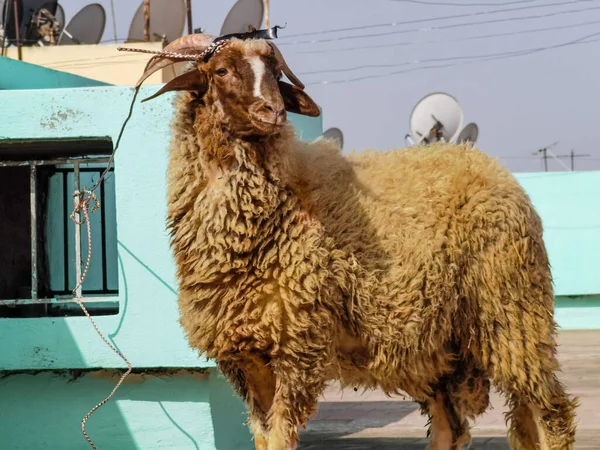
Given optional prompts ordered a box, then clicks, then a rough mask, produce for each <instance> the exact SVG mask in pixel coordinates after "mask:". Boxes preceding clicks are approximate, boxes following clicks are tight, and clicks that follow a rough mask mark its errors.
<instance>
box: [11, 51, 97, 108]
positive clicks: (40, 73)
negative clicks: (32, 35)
mask: <svg viewBox="0 0 600 450" xmlns="http://www.w3.org/2000/svg"><path fill="white" fill-rule="evenodd" d="M25 48H33V47H25ZM103 85H107V83H104V82H102V81H98V80H95V79H91V78H86V77H82V76H79V75H73V74H70V73H65V72H60V71H58V70H53V69H48V68H46V67H42V66H37V65H34V64H30V63H27V62H23V61H19V60H16V59H10V58H6V57H4V56H0V90H5V89H6V90H8V89H50V88H69V87H92V86H103ZM5 109H6V108H5Z"/></svg>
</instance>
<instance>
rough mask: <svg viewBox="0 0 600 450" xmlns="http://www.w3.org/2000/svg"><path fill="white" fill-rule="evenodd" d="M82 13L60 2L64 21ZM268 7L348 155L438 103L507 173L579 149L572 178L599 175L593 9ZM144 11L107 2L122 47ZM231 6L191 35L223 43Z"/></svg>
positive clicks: (597, 14)
mask: <svg viewBox="0 0 600 450" xmlns="http://www.w3.org/2000/svg"><path fill="white" fill-rule="evenodd" d="M151 1H152V0H151ZM154 1H158V0H154ZM163 1H164V0H163ZM168 1H170V2H175V0H168ZM87 3H90V2H87V1H85V0H63V1H62V2H61V4H62V5H63V8H64V9H65V12H66V16H67V21H68V19H69V18H71V17H72V16H73V15H74V14H75V13H76V12H77V11H78V10H79V9H80V8H82V7H83V6H85V5H86V4H87ZM98 3H100V4H102V5H103V6H104V7H105V9H106V12H107V23H106V30H105V32H104V37H103V39H104V40H109V39H113V38H114V31H113V21H112V14H111V1H110V0H99V1H98ZM270 3H271V26H273V25H276V24H277V25H284V24H285V23H286V22H287V28H286V29H284V30H280V31H279V37H280V39H278V41H277V44H278V46H279V48H280V49H281V51H282V52H283V54H284V56H285V57H286V59H287V61H288V63H289V65H290V66H291V67H292V70H294V72H295V73H296V74H297V75H299V77H300V78H301V79H302V81H303V82H304V83H305V84H306V85H307V88H306V90H307V92H308V93H309V94H310V95H311V96H312V97H313V98H314V99H315V101H316V102H317V103H318V104H319V105H320V106H321V107H322V108H323V121H324V128H325V129H327V128H329V127H333V126H335V127H339V128H340V129H341V130H342V131H343V132H344V139H345V145H344V150H350V149H356V150H362V149H366V148H376V149H381V150H386V149H391V148H399V147H404V135H405V134H406V133H407V132H408V119H409V115H410V112H411V110H412V108H413V106H414V105H415V103H416V102H417V101H418V100H419V99H420V98H421V97H423V96H424V95H426V94H428V93H430V92H435V91H444V92H448V93H450V94H452V95H454V96H455V97H456V98H457V99H458V100H459V102H460V104H461V106H462V107H463V110H464V115H465V124H466V123H468V122H473V121H474V122H476V123H477V124H478V125H479V140H478V147H479V148H480V149H481V150H483V151H485V152H486V153H488V154H490V155H493V156H498V157H500V158H501V161H502V162H503V163H504V164H505V165H506V166H507V167H508V168H509V169H511V170H513V171H530V172H531V171H539V170H543V165H542V161H541V158H539V157H537V156H533V155H532V153H534V152H536V151H537V150H538V149H539V148H541V147H543V146H547V145H550V144H552V143H554V142H555V141H558V144H557V145H556V146H554V147H552V149H551V151H552V152H553V153H554V154H556V155H562V154H568V153H569V152H570V151H571V149H572V148H574V149H575V152H576V153H579V154H590V155H591V156H590V157H580V158H576V165H575V167H576V169H578V170H600V149H599V148H598V143H597V139H596V137H595V132H596V131H597V130H598V129H599V128H600V123H599V122H598V119H599V118H600V114H599V111H598V103H599V99H600V76H599V75H598V73H599V72H600V71H599V68H600V65H599V64H598V50H599V47H600V31H599V30H600V28H599V25H600V0H562V1H561V0H506V1H500V0H369V1H367V0H363V1H359V0H271V1H270ZM140 4H141V1H132V0H114V5H115V15H116V28H117V36H118V38H119V39H121V41H122V40H123V39H124V38H125V37H126V36H127V32H128V29H129V23H130V21H131V19H132V18H133V15H134V13H135V11H136V9H137V8H138V6H139V5H140ZM233 4H234V1H233V0H219V1H214V0H213V1H211V2H209V1H206V0H192V11H193V26H194V28H197V27H203V28H204V29H205V31H206V32H207V33H210V34H219V31H220V28H221V25H222V22H223V20H224V18H225V16H226V14H227V12H228V11H229V9H230V8H231V6H232V5H233ZM394 24H395V25H394ZM361 27H362V28H361ZM339 29H342V30H340V31H335V30H339ZM185 32H187V27H186V29H185ZM594 33H595V34H594ZM361 36H364V37H361ZM517 55H520V56H517ZM115 70H118V69H117V66H116V67H115ZM364 77H366V78H364ZM361 78H362V79H361ZM324 82H328V83H324ZM562 160H563V162H564V163H565V164H567V165H569V163H570V161H569V159H568V158H564V159H562ZM548 166H549V169H550V170H565V169H564V168H563V167H562V166H561V165H560V164H558V163H557V162H556V161H554V160H550V161H549V162H548Z"/></svg>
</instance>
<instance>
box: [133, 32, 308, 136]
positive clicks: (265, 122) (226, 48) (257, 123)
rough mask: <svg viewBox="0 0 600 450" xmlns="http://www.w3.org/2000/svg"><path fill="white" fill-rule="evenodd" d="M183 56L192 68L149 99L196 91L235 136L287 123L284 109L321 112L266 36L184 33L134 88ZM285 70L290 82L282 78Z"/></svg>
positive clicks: (276, 128)
mask: <svg viewBox="0 0 600 450" xmlns="http://www.w3.org/2000/svg"><path fill="white" fill-rule="evenodd" d="M182 59H190V60H195V61H196V65H195V67H193V68H192V69H191V70H189V71H188V72H186V73H184V74H183V75H180V76H178V77H176V78H174V79H173V80H171V81H170V82H169V83H167V84H166V85H165V86H164V87H163V88H162V89H161V90H160V91H158V92H157V93H156V94H154V95H153V96H152V97H150V98H154V97H156V96H158V95H161V94H163V93H165V92H168V91H173V90H187V91H191V92H196V93H197V94H198V96H199V97H200V98H201V99H202V102H203V104H204V105H205V106H206V107H207V108H211V109H212V110H214V112H215V113H217V114H221V115H222V116H223V119H224V123H226V126H227V128H228V129H229V131H231V132H233V133H235V134H240V135H268V134H274V133H277V132H278V131H279V130H280V129H281V127H282V126H283V125H284V124H285V123H286V121H287V114H286V111H288V112H293V113H297V114H302V115H307V116H312V117H316V116H318V115H319V114H320V111H319V108H318V107H317V105H316V104H315V102H314V101H313V100H312V99H311V98H310V97H309V96H308V94H306V93H305V92H304V90H303V89H304V85H303V84H302V83H301V82H300V80H298V78H297V77H296V76H295V75H294V74H293V72H292V71H291V70H290V69H289V67H288V66H287V64H286V62H285V60H284V59H283V56H282V55H281V52H280V51H279V50H278V48H277V47H276V46H275V44H273V43H272V42H270V41H268V40H265V39H247V40H243V39H238V38H235V37H234V38H229V39H224V40H218V39H217V40H215V38H214V37H213V36H208V35H204V34H196V35H189V36H185V37H183V38H180V39H178V40H176V41H174V42H172V43H171V44H169V45H168V46H167V47H165V49H164V50H163V52H162V53H161V54H159V55H157V56H155V57H153V58H152V59H151V60H150V61H149V63H148V65H147V66H146V71H145V73H144V75H143V76H142V78H141V79H140V81H139V82H138V86H139V85H140V84H141V83H142V82H143V81H144V80H145V79H146V78H147V77H148V76H149V75H150V74H151V73H153V72H155V71H157V70H159V69H162V68H164V67H166V66H167V65H169V64H173V63H175V62H177V61H180V60H182ZM284 74H285V75H286V76H287V77H288V78H289V79H290V81H292V83H293V84H289V83H287V82H285V81H283V80H282V79H281V78H282V75H284ZM150 98H149V99H150ZM149 99H146V100H149Z"/></svg>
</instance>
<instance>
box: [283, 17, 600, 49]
mask: <svg viewBox="0 0 600 450" xmlns="http://www.w3.org/2000/svg"><path fill="white" fill-rule="evenodd" d="M599 23H600V20H591V21H588V22H577V23H573V24H569V25H559V26H552V27H544V28H534V29H527V30H519V31H509V32H506V33H493V34H483V35H476V36H467V37H462V38H454V39H431V40H429V41H404V42H395V43H393V44H378V45H377V48H378V49H379V48H389V47H404V46H407V45H426V44H439V43H441V42H443V43H448V42H466V41H473V40H479V39H488V38H495V37H504V36H513V35H519V34H531V33H539V32H543V31H556V30H565V29H568V28H579V27H583V26H587V25H597V24H599ZM373 47H374V46H373V45H372V44H371V45H362V46H354V47H342V48H327V49H323V50H303V51H297V52H294V53H295V54H311V55H314V54H318V53H330V52H344V51H356V50H373Z"/></svg>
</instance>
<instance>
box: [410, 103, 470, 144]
mask: <svg viewBox="0 0 600 450" xmlns="http://www.w3.org/2000/svg"><path fill="white" fill-rule="evenodd" d="M462 123H463V111H462V108H461V107H460V105H459V104H458V101H457V100H456V99H455V98H454V97H452V96H451V95H449V94H445V93H443V92H435V93H433V94H429V95H426V96H425V97H423V98H422V99H421V100H419V102H418V103H417V104H416V105H415V107H414V108H413V110H412V113H411V115H410V120H409V128H410V133H411V135H412V136H413V138H414V139H415V140H416V141H417V144H423V143H424V144H429V143H432V142H437V141H442V140H443V141H445V142H451V141H452V140H453V138H454V137H455V136H456V135H457V134H458V132H459V131H460V129H461V127H462Z"/></svg>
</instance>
